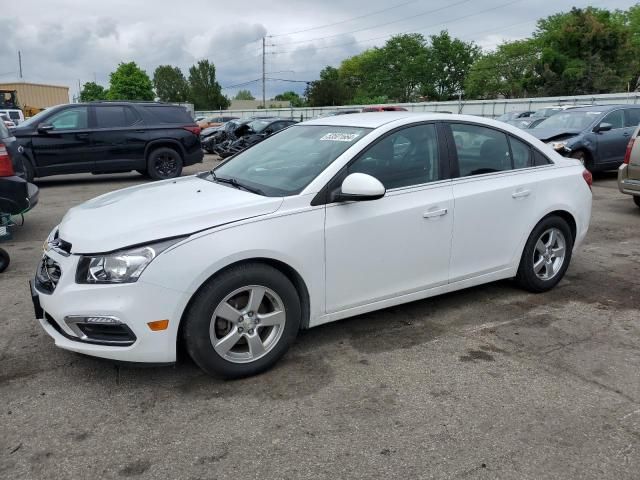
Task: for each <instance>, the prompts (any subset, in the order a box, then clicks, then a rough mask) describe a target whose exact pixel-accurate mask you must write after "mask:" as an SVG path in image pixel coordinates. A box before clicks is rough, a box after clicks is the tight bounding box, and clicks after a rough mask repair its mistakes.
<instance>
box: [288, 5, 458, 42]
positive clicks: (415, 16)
mask: <svg viewBox="0 0 640 480" xmlns="http://www.w3.org/2000/svg"><path fill="white" fill-rule="evenodd" d="M470 1H471V0H461V1H459V2H456V3H452V4H450V5H445V6H444V7H440V8H436V9H433V10H427V11H426V12H422V13H418V14H416V15H410V16H408V17H402V18H400V19H398V20H393V21H391V22H384V23H379V24H377V25H372V26H371V27H364V28H359V29H358V30H351V31H350V32H344V33H336V34H333V35H325V36H323V37H316V38H310V39H308V40H297V41H295V42H286V43H284V44H282V45H293V44H297V43H311V42H315V41H316V40H324V39H327V38H334V37H341V36H343V35H349V34H352V33H358V32H364V31H365V30H372V29H374V28H379V27H385V26H387V25H392V24H394V23H400V22H404V21H407V20H413V19H414V18H417V17H422V16H424V15H428V14H430V13H436V12H440V11H442V10H446V9H448V8H451V7H455V6H458V5H462V4H463V3H469V2H470Z"/></svg>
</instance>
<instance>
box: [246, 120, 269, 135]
mask: <svg viewBox="0 0 640 480" xmlns="http://www.w3.org/2000/svg"><path fill="white" fill-rule="evenodd" d="M271 123H272V120H253V121H252V122H250V123H249V128H250V129H251V130H253V131H254V132H255V133H260V132H261V131H263V130H264V129H265V128H267V126H269V125H270V124H271Z"/></svg>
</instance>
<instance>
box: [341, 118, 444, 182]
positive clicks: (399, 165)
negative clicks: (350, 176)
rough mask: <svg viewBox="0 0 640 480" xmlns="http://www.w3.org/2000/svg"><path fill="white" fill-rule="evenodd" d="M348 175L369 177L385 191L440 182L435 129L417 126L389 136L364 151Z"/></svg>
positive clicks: (429, 126)
mask: <svg viewBox="0 0 640 480" xmlns="http://www.w3.org/2000/svg"><path fill="white" fill-rule="evenodd" d="M348 173H367V174H369V175H372V176H374V177H375V178H377V179H378V180H380V181H381V182H382V184H383V185H384V186H385V188H387V189H392V188H400V187H408V186H411V185H420V184H423V183H428V182H433V181H435V180H439V179H440V168H439V157H438V137H437V134H436V127H435V125H433V124H426V125H416V126H414V127H409V128H405V129H402V130H399V131H397V132H395V133H392V134H391V135H389V136H387V137H385V138H383V139H382V140H380V141H379V142H378V143H376V144H374V145H373V146H372V147H371V148H369V149H368V150H367V151H365V152H364V153H363V154H362V156H361V157H360V158H358V159H357V160H356V161H355V162H354V163H353V164H351V166H350V167H349V169H348Z"/></svg>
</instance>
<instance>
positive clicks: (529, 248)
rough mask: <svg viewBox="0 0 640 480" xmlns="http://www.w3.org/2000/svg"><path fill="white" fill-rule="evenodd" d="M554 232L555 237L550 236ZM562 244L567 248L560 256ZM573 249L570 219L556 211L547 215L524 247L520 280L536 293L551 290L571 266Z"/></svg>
mask: <svg viewBox="0 0 640 480" xmlns="http://www.w3.org/2000/svg"><path fill="white" fill-rule="evenodd" d="M551 232H553V233H554V239H552V238H551V236H550V233H551ZM539 241H540V242H541V244H539V243H538V242H539ZM563 244H564V245H563ZM562 246H564V250H563V254H562V257H560V253H559V251H560V250H559V248H560V247H562ZM549 247H550V248H549ZM572 250H573V235H572V234H571V229H570V228H569V225H568V224H567V222H566V220H564V219H563V218H561V217H558V216H555V215H552V216H549V217H546V218H543V219H542V220H541V221H540V222H539V223H538V225H536V226H535V228H534V229H533V231H532V232H531V235H529V239H528V240H527V243H526V245H525V247H524V251H523V252H522V257H521V259H520V265H519V266H518V273H517V274H516V278H515V280H516V283H517V284H518V285H519V286H520V287H521V288H523V289H525V290H528V291H530V292H533V293H541V292H546V291H547V290H551V289H552V288H553V287H555V286H556V285H557V284H558V282H559V281H560V280H562V277H563V276H564V274H565V272H566V271H567V268H569V263H570V262H571V253H572ZM540 262H541V263H540ZM545 277H546V278H545Z"/></svg>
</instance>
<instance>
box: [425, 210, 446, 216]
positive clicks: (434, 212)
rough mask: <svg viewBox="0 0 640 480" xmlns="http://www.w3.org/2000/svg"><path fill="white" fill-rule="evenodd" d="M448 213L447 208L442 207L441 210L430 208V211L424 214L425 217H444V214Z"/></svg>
mask: <svg viewBox="0 0 640 480" xmlns="http://www.w3.org/2000/svg"><path fill="white" fill-rule="evenodd" d="M446 214H447V209H446V208H441V209H440V210H429V211H428V212H424V213H423V214H422V216H423V217H424V218H436V217H442V216H443V215H446Z"/></svg>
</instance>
